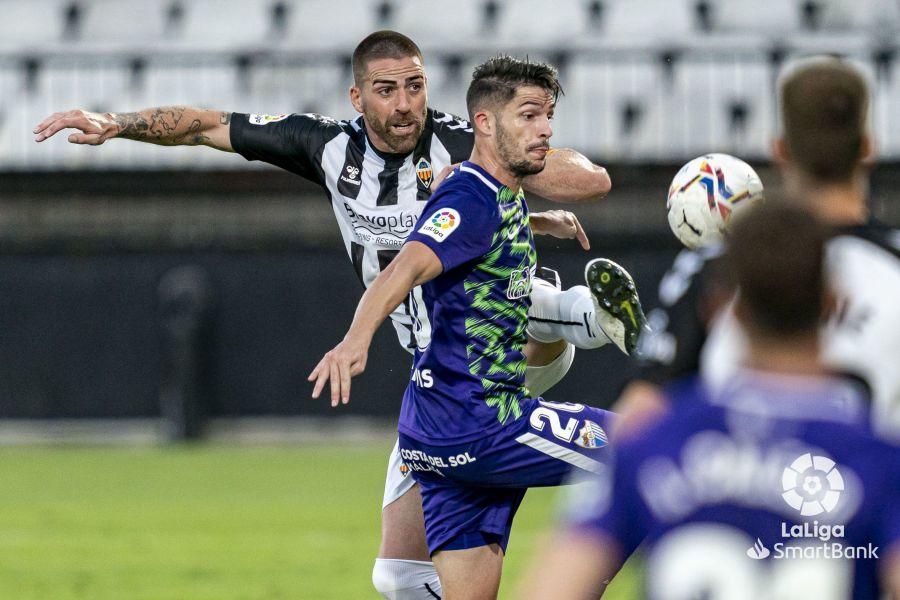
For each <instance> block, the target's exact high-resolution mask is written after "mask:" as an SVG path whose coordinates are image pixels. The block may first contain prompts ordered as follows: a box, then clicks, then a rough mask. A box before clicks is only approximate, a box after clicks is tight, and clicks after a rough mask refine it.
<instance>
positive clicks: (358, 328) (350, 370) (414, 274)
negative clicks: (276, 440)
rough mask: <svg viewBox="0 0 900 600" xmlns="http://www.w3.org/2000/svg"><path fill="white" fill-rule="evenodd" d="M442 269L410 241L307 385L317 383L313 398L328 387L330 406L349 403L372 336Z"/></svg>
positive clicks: (378, 279) (434, 257)
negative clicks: (352, 381)
mask: <svg viewBox="0 0 900 600" xmlns="http://www.w3.org/2000/svg"><path fill="white" fill-rule="evenodd" d="M442 270H443V266H442V265H441V261H440V259H438V257H437V255H436V254H435V253H434V252H433V251H432V250H431V248H429V247H428V246H426V245H425V244H423V243H421V242H416V241H410V242H407V243H406V244H404V246H403V248H402V249H401V250H400V253H399V254H398V255H397V257H396V258H395V259H394V260H392V261H391V264H390V265H388V267H387V268H386V269H385V270H384V271H382V272H381V274H379V275H378V277H376V278H375V281H373V282H372V285H371V286H369V289H368V290H366V293H365V294H363V297H362V299H361V300H360V301H359V305H358V306H357V307H356V314H354V315H353V323H352V324H351V325H350V329H349V330H348V331H347V335H345V336H344V339H343V341H342V342H341V343H340V344H338V345H337V346H335V347H334V348H333V349H332V350H330V351H329V352H328V353H327V354H325V356H324V357H322V360H320V361H319V364H318V365H316V368H315V369H313V371H312V373H310V374H309V377H308V378H307V380H308V381H315V387H314V388H313V393H312V397H313V398H318V397H319V395H320V394H321V393H322V389H323V388H324V387H325V384H326V383H328V384H329V386H330V388H331V406H337V405H338V402H339V401H340V402H342V403H343V404H347V403H348V402H350V378H351V377H354V376H356V375H359V374H360V373H362V372H363V370H364V369H365V368H366V360H367V358H368V354H369V345H370V344H371V343H372V336H373V335H375V331H376V330H377V329H378V327H379V326H380V325H381V324H382V323H383V322H384V320H385V319H386V318H387V317H388V315H389V314H391V311H393V310H394V309H395V308H397V306H399V305H400V303H401V302H403V299H404V298H406V296H407V295H409V292H410V291H411V290H412V289H413V288H414V287H416V286H417V285H421V284H423V283H425V282H426V281H430V280H432V279H434V278H435V277H437V276H438V275H440V274H441V271H442Z"/></svg>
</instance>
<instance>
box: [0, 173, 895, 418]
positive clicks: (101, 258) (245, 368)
mask: <svg viewBox="0 0 900 600" xmlns="http://www.w3.org/2000/svg"><path fill="white" fill-rule="evenodd" d="M677 167H678V165H646V166H640V165H637V166H636V165H629V166H618V167H617V166H611V167H610V169H609V171H610V173H611V174H612V177H613V186H614V187H613V193H612V194H611V195H610V197H609V198H607V199H605V200H603V201H602V202H600V203H597V204H594V205H588V206H577V207H561V208H571V209H572V210H574V211H576V212H577V214H578V215H579V218H581V220H582V222H583V223H584V224H585V228H586V229H587V230H588V233H589V235H590V237H591V241H592V244H593V249H592V251H591V252H590V253H585V252H582V251H581V250H580V249H578V247H577V244H576V243H575V242H573V241H570V240H566V241H558V240H548V239H546V238H539V239H538V255H539V260H540V262H541V264H542V265H543V266H547V267H553V268H557V269H558V270H559V271H560V272H561V274H562V276H563V282H564V284H565V285H566V286H567V287H568V286H571V285H576V284H580V283H582V270H583V266H584V264H585V262H586V261H587V260H588V259H589V258H591V257H594V256H608V257H610V258H612V259H613V260H616V261H618V262H620V263H621V264H623V265H624V266H625V267H626V268H628V269H629V270H630V271H631V272H632V273H633V274H634V276H635V279H636V280H637V283H638V286H639V289H640V290H641V295H642V298H643V299H644V301H645V305H646V304H651V303H652V302H653V299H654V298H655V295H656V286H657V284H658V281H659V279H660V277H661V275H662V273H663V272H664V271H665V269H666V268H668V266H669V264H670V261H671V258H672V257H673V256H674V254H675V252H676V251H677V243H676V242H675V240H674V237H673V236H672V235H671V233H670V232H669V231H668V227H667V224H666V216H665V190H666V189H667V187H668V183H669V181H670V180H671V177H672V175H673V174H674V173H675V171H676V170H677ZM759 171H760V175H761V177H762V179H763V182H764V184H765V185H766V189H767V193H771V195H772V196H777V195H778V193H779V191H778V185H779V179H780V178H779V177H778V176H777V174H776V173H774V171H773V170H772V169H771V168H767V167H765V166H760V167H759ZM898 187H900V165H898V164H892V165H884V166H881V167H879V168H878V169H877V170H876V172H875V173H874V177H873V185H872V207H873V212H874V214H875V215H876V216H878V217H880V218H881V219H882V220H885V221H887V222H888V223H892V224H897V223H900V206H898V203H897V202H896V201H895V190H897V189H898ZM529 202H530V203H531V205H532V208H533V209H535V210H542V209H547V208H554V206H551V205H549V204H548V203H546V202H541V201H538V200H533V199H530V200H529ZM555 208H560V207H559V206H555ZM184 267H192V268H193V273H194V275H190V273H189V274H188V275H187V276H185V275H184V273H183V272H182V273H181V274H179V272H178V271H176V272H174V274H173V269H179V268H184ZM198 274H199V275H198ZM164 280H165V281H166V282H167V283H163V284H162V287H163V288H165V291H164V293H163V297H162V298H161V290H160V286H161V282H163V281H164ZM195 280H196V281H195ZM361 290H362V288H361V286H360V284H359V282H358V281H357V279H356V277H355V275H354V273H353V270H352V268H351V267H350V264H349V261H348V259H347V257H346V254H345V252H344V250H343V246H342V245H341V242H340V240H339V237H338V232H337V226H336V225H335V223H334V214H333V212H332V209H331V207H330V206H329V204H328V203H327V202H326V201H324V198H323V194H322V192H321V190H319V189H317V188H315V187H314V186H312V185H309V184H307V183H306V182H304V181H303V180H301V179H300V178H298V177H295V176H292V175H290V174H288V173H285V172H281V171H274V170H257V171H248V172H223V173H215V172H201V171H184V172H159V173H154V172H73V173H18V174H16V173H6V174H3V173H0V418H2V417H30V418H54V417H110V416H112V417H142V416H155V415H160V414H161V410H162V408H161V406H163V405H164V406H167V407H169V408H168V409H167V410H171V409H172V408H171V407H172V406H173V403H177V402H174V401H175V400H177V398H178V397H179V396H180V395H182V396H183V395H184V394H194V395H196V396H197V397H199V398H201V399H202V400H203V402H204V405H205V408H204V410H205V412H206V413H207V414H209V415H214V416H215V415H264V414H290V415H296V414H334V413H333V411H332V410H331V409H330V408H329V407H328V402H327V401H322V400H320V401H313V400H311V399H310V398H309V394H310V391H311V387H310V385H309V384H308V383H307V382H306V376H307V374H308V373H309V371H310V370H311V369H312V368H313V367H314V366H315V364H316V362H317V361H318V360H319V358H320V357H321V356H322V354H324V353H325V352H326V351H327V350H328V349H330V348H331V347H333V346H334V344H336V343H337V342H338V341H339V340H340V339H341V337H342V336H343V334H344V332H345V331H346V327H347V326H348V325H349V323H350V320H351V318H352V315H353V311H354V308H355V306H356V303H357V301H358V300H359V297H360V295H361ZM645 308H648V307H647V306H645ZM192 319H193V321H192ZM194 359H196V360H194ZM410 364H411V358H410V356H409V355H408V354H406V353H405V352H404V351H403V350H402V349H401V348H400V347H399V345H398V343H397V341H396V337H395V336H394V333H393V328H392V327H391V326H390V325H386V326H384V327H383V328H382V329H381V331H380V332H379V334H378V336H377V337H376V340H375V342H374V344H373V347H372V352H371V354H370V358H369V365H368V368H367V371H366V373H364V374H363V375H362V376H361V377H360V378H359V379H358V380H357V381H355V382H354V385H353V399H352V401H351V404H350V406H348V407H341V408H339V409H338V411H337V412H339V413H345V414H359V415H382V416H389V415H396V414H397V412H398V408H399V403H400V398H401V395H402V392H403V389H404V388H405V386H406V382H407V378H408V373H409V366H410ZM628 373H629V362H628V359H627V358H626V357H624V356H622V355H621V354H620V353H619V351H618V350H617V349H615V348H614V347H612V346H610V347H606V348H603V349H601V350H599V351H593V352H587V351H581V352H579V353H578V354H577V357H576V359H575V364H574V366H573V368H572V371H571V372H570V374H569V376H568V377H567V378H566V379H565V380H564V381H563V382H562V383H561V384H559V385H558V386H557V387H556V388H554V389H553V390H551V391H550V392H549V393H548V394H547V396H548V398H550V399H553V400H560V401H563V400H566V401H577V402H587V403H592V404H596V405H601V406H605V405H608V404H609V403H610V402H611V401H612V400H613V399H614V397H615V396H616V395H617V393H618V391H619V388H620V387H621V385H622V384H623V382H624V381H625V379H626V377H627V376H628ZM186 380H187V383H185V382H186ZM191 382H193V383H191ZM161 397H162V399H161ZM186 425H188V426H189V425H190V423H187V424H186ZM186 435H187V434H186Z"/></svg>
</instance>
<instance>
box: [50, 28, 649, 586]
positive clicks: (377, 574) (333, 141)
mask: <svg viewBox="0 0 900 600" xmlns="http://www.w3.org/2000/svg"><path fill="white" fill-rule="evenodd" d="M353 75H354V85H353V87H352V88H351V90H350V101H351V104H352V105H353V107H354V108H355V109H356V110H357V111H358V112H359V113H361V116H359V117H358V118H356V119H353V120H337V119H333V118H330V117H326V116H322V115H318V114H304V115H301V114H291V115H287V114H283V115H264V114H246V113H231V112H225V111H219V110H204V109H197V108H190V107H181V106H169V107H160V108H152V109H147V110H143V111H140V112H135V113H105V114H99V113H89V112H85V111H82V110H73V111H68V112H64V113H56V114H53V115H51V116H50V117H48V118H47V119H45V120H44V121H43V122H42V123H40V124H39V125H38V126H37V128H36V129H35V134H36V140H37V141H39V142H40V141H43V140H46V139H47V138H49V137H51V136H53V135H54V134H56V133H57V132H59V131H61V130H64V129H69V128H71V129H75V130H77V131H76V132H75V133H71V134H70V135H69V137H68V139H69V141H70V142H72V143H76V144H90V145H99V144H103V143H104V142H106V141H107V140H109V139H113V138H121V139H130V140H137V141H143V142H149V143H154V144H160V145H166V146H179V145H205V146H209V147H212V148H216V149H219V150H223V151H228V152H237V153H239V154H241V155H242V156H244V157H245V158H247V159H248V160H261V161H265V162H268V163H271V164H273V165H276V166H278V167H281V168H283V169H286V170H288V171H290V172H292V173H296V174H297V175H300V176H301V177H304V178H306V179H309V180H310V181H313V182H315V183H316V184H318V185H319V186H321V187H322V188H323V190H324V192H325V194H326V195H327V198H328V200H329V202H330V205H331V208H332V209H333V211H334V214H335V218H336V220H337V223H338V227H339V228H340V232H341V236H342V238H343V242H344V246H345V249H346V251H347V254H348V255H349V257H350V260H351V263H352V265H353V268H354V270H355V271H356V273H357V275H358V277H359V278H360V280H361V281H362V283H363V285H364V286H366V287H368V286H369V285H370V284H371V283H372V282H373V281H374V280H375V278H376V276H377V275H378V274H379V273H380V272H381V271H382V270H383V269H385V268H386V267H387V266H388V265H389V264H390V263H391V261H392V259H393V258H394V257H395V256H396V255H397V252H398V251H399V249H400V247H401V245H402V244H403V242H404V241H405V240H406V238H407V236H408V235H409V234H410V232H411V231H412V227H413V225H414V224H415V222H416V220H417V219H418V218H419V216H420V214H421V212H422V209H423V207H424V205H425V203H426V202H427V201H428V199H429V198H430V196H431V194H432V189H433V187H434V183H435V181H436V180H437V179H439V178H440V176H441V175H442V174H445V173H446V172H447V171H448V170H449V168H450V167H451V165H454V164H456V163H459V162H461V161H462V160H464V159H466V158H468V156H469V155H470V153H471V151H472V147H473V143H474V133H473V130H472V127H471V125H470V124H469V123H468V122H467V121H466V120H464V119H460V118H457V117H454V116H453V115H449V114H446V113H443V112H440V111H438V110H435V109H432V108H429V107H428V106H427V78H426V74H425V68H424V62H423V57H422V53H421V52H420V50H419V48H418V47H417V46H416V45H415V43H414V42H412V40H410V39H409V38H407V37H406V36H403V35H401V34H399V33H396V32H391V31H382V32H376V33H373V34H371V35H370V36H368V37H366V38H365V39H364V40H363V41H362V42H360V44H359V45H358V46H357V48H356V50H355V51H354V54H353ZM546 164H547V167H546V169H544V170H543V171H542V172H541V173H535V174H533V175H530V176H528V177H526V178H524V180H523V187H524V188H525V189H526V190H528V191H529V192H534V193H537V194H539V195H541V196H544V197H546V198H549V199H551V200H555V201H559V202H567V203H578V202H585V201H590V200H595V199H598V198H600V197H602V196H604V195H605V194H606V193H607V192H608V191H609V189H610V181H609V177H608V175H607V174H606V171H605V170H604V169H603V168H601V167H598V166H596V165H594V164H592V163H591V162H590V161H588V160H587V159H586V158H585V157H584V156H582V155H581V154H579V153H578V152H575V151H573V150H568V149H555V150H552V151H548V155H547V157H546ZM529 224H530V228H531V230H532V231H533V232H534V233H540V234H548V235H553V236H557V237H563V238H576V239H578V241H579V242H580V243H581V244H582V246H583V247H585V249H587V247H588V241H587V238H586V236H585V235H584V232H583V230H582V229H581V226H580V224H579V222H578V220H577V218H575V216H574V215H573V214H572V213H570V212H568V211H549V212H547V213H534V214H531V215H530V221H529ZM603 264H604V265H605V267H608V269H609V273H610V274H612V275H615V276H617V277H621V278H622V281H624V282H625V286H626V287H625V288H623V289H626V288H628V289H627V291H626V295H627V298H624V297H623V298H620V299H619V300H618V301H617V302H615V303H612V302H609V300H610V298H608V297H605V296H601V297H600V298H599V302H603V301H607V302H609V307H608V309H605V308H604V309H600V308H598V303H599V302H598V299H597V298H595V296H594V294H592V293H591V291H590V290H589V289H588V287H587V286H574V287H572V288H569V289H567V290H560V289H558V285H554V284H553V283H551V282H549V281H546V280H543V279H540V278H535V280H534V285H533V288H532V292H531V298H532V307H531V312H530V317H531V318H530V321H529V330H528V331H529V335H530V338H529V343H528V345H527V347H526V349H525V353H526V355H527V357H528V364H529V368H528V385H529V388H530V389H532V390H533V391H534V392H536V393H542V392H543V391H544V390H546V389H548V388H549V387H551V386H552V385H553V384H555V383H556V382H557V381H559V380H560V379H561V378H562V377H563V376H564V375H565V373H566V372H567V371H568V369H569V367H570V365H571V363H572V360H573V357H574V348H575V347H578V348H584V349H593V348H599V347H601V346H603V345H605V344H607V343H609V342H610V341H612V342H614V343H615V345H616V346H618V347H619V348H620V349H621V350H622V351H623V352H630V351H631V350H632V349H633V347H634V344H635V342H636V338H637V334H638V332H639V330H640V329H641V327H642V324H643V313H642V312H641V308H640V304H639V302H638V298H637V294H636V292H635V291H634V288H633V282H631V280H630V277H629V276H628V274H627V273H626V272H625V271H624V270H622V269H621V268H620V267H618V266H617V265H614V264H613V263H603ZM597 265H598V263H595V268H594V269H593V270H591V271H589V272H588V275H589V276H590V277H595V276H599V274H600V272H601V269H599V268H598V267H597ZM604 272H606V271H605V270H604ZM587 283H589V284H592V285H594V287H595V292H598V293H601V294H602V293H603V292H602V290H603V287H602V286H599V284H598V282H595V281H588V282H587ZM625 300H627V307H628V308H630V309H632V312H631V314H628V313H627V312H622V309H621V303H622V301H625ZM421 301H422V296H421V290H414V291H413V293H412V294H411V295H410V296H409V297H408V298H407V299H406V300H405V301H404V302H403V303H401V304H400V305H399V306H397V308H396V310H394V312H393V313H392V315H391V320H392V324H393V326H394V328H395V329H396V332H397V335H398V338H399V340H400V343H401V344H402V345H403V346H404V347H405V348H406V349H407V350H408V351H410V352H412V351H413V350H414V349H415V347H416V345H417V343H418V344H419V345H422V344H425V343H427V342H426V340H427V332H428V329H429V327H430V325H429V323H428V321H427V317H426V315H425V313H422V312H419V313H415V312H414V311H415V307H416V305H417V304H420V303H421ZM604 307H605V305H604ZM632 307H633V308H632ZM416 327H418V328H419V332H418V334H417V336H414V335H413V330H414V328H416ZM417 338H418V339H417ZM421 510H422V509H421V500H420V498H419V494H418V491H417V489H416V488H415V487H414V481H413V479H412V478H411V477H409V476H408V470H407V469H406V468H405V466H404V465H403V464H402V461H401V460H400V456H399V453H398V450H397V448H396V447H395V449H394V451H393V452H392V454H391V458H390V461H389V466H388V471H387V481H386V484H385V493H384V499H383V511H382V545H381V548H380V550H379V559H378V560H377V561H376V564H375V568H374V572H373V581H374V582H375V586H376V588H377V589H378V590H379V591H380V592H381V593H382V595H384V596H385V597H388V598H392V599H396V600H413V599H417V598H425V599H429V598H433V597H434V596H433V595H434V594H439V593H440V584H439V582H438V580H437V577H436V575H435V572H434V568H433V567H432V566H431V563H430V561H429V558H428V551H427V547H426V545H425V539H424V531H423V529H422V516H421V514H422V513H421Z"/></svg>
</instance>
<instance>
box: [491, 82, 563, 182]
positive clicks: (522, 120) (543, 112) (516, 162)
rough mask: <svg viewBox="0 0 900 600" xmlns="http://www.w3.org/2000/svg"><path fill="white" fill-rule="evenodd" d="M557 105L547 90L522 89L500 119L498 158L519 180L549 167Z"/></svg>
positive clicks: (498, 124) (497, 138)
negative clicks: (547, 160) (549, 153)
mask: <svg viewBox="0 0 900 600" xmlns="http://www.w3.org/2000/svg"><path fill="white" fill-rule="evenodd" d="M554 108H555V104H554V102H553V95H552V94H551V93H550V92H549V91H547V90H545V89H544V88H541V87H537V86H525V87H521V88H519V90H518V91H517V92H516V95H515V97H514V98H513V99H512V100H510V101H509V102H508V103H507V104H506V106H505V107H503V109H502V110H501V111H500V112H499V114H498V115H497V136H496V144H497V155H498V156H499V157H500V159H501V160H502V161H503V163H504V166H505V167H506V168H507V169H509V171H510V172H511V173H512V174H513V175H515V176H516V177H525V176H527V175H533V174H535V173H540V172H541V171H543V170H544V165H545V164H546V158H547V152H548V151H549V150H550V136H552V135H553V130H552V129H551V127H550V120H551V119H552V118H553V110H554Z"/></svg>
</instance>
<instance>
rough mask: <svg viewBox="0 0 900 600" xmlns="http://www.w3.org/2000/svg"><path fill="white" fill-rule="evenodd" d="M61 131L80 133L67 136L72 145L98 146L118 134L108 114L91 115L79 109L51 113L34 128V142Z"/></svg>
mask: <svg viewBox="0 0 900 600" xmlns="http://www.w3.org/2000/svg"><path fill="white" fill-rule="evenodd" d="M63 129H77V130H78V131H79V132H80V133H72V134H70V135H69V142H70V143H72V144H90V145H92V146H99V145H100V144H102V143H103V142H105V141H106V140H108V139H109V138H111V137H115V136H116V134H117V133H118V132H119V126H118V124H117V123H116V122H115V121H113V119H112V117H110V116H109V115H108V114H101V113H93V112H88V111H85V110H81V109H75V110H69V111H66V112H58V113H53V114H52V115H50V116H49V117H47V118H46V119H44V120H43V121H41V122H40V123H39V124H38V126H37V127H35V128H34V131H33V133H34V134H35V135H34V141H36V142H43V141H44V140H46V139H47V138H49V137H52V136H53V135H54V134H56V133H57V132H58V131H62V130H63Z"/></svg>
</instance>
